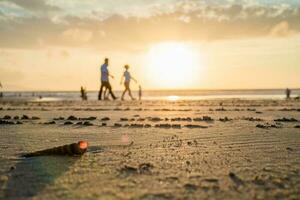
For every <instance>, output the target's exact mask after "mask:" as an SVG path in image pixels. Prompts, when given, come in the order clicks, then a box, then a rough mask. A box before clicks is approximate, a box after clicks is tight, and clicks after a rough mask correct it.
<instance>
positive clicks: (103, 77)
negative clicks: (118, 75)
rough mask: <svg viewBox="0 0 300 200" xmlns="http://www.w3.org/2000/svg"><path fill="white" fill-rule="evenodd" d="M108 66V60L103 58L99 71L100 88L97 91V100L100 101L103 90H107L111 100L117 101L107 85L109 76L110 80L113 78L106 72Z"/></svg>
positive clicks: (108, 84)
mask: <svg viewBox="0 0 300 200" xmlns="http://www.w3.org/2000/svg"><path fill="white" fill-rule="evenodd" d="M108 64H109V60H108V58H105V60H104V64H103V65H102V66H101V68H100V71H101V86H100V91H99V94H98V100H101V99H102V91H103V88H107V89H108V91H109V94H110V95H111V97H112V98H113V100H115V99H117V98H116V96H115V95H114V93H113V92H112V88H111V85H110V83H109V76H110V77H111V78H114V77H113V76H112V75H110V74H109V72H108Z"/></svg>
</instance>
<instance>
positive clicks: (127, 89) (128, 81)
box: [121, 65, 137, 100]
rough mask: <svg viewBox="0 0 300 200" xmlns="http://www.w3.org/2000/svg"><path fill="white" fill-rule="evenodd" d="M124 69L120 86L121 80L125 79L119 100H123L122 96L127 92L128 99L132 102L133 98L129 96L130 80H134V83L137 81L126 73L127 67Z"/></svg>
mask: <svg viewBox="0 0 300 200" xmlns="http://www.w3.org/2000/svg"><path fill="white" fill-rule="evenodd" d="M124 68H125V72H124V74H123V76H122V77H121V84H122V82H123V78H124V79H125V81H124V86H125V89H124V91H123V94H122V97H121V99H122V100H124V95H125V93H126V92H127V91H128V93H129V96H130V98H131V99H132V100H134V98H133V96H132V94H131V90H130V80H131V79H132V80H134V81H135V82H137V81H136V80H135V79H134V78H133V77H132V76H131V75H130V73H129V71H128V69H129V65H125V66H124Z"/></svg>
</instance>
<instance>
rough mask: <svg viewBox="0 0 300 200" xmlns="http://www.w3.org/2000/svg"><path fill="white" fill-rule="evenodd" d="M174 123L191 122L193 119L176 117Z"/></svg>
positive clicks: (173, 119)
mask: <svg viewBox="0 0 300 200" xmlns="http://www.w3.org/2000/svg"><path fill="white" fill-rule="evenodd" d="M171 121H172V122H174V121H175V122H179V121H184V122H191V121H192V118H190V117H176V118H172V119H171Z"/></svg>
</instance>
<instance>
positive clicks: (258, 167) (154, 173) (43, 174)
mask: <svg viewBox="0 0 300 200" xmlns="http://www.w3.org/2000/svg"><path fill="white" fill-rule="evenodd" d="M6 115H8V116H6ZM23 115H27V116H28V117H29V119H27V118H26V116H25V117H23V119H21V118H22V116H23ZM15 116H18V117H19V119H17V117H16V119H9V117H15ZM69 116H74V117H71V118H70V119H69V120H67V119H66V118H68V117H69ZM0 117H1V118H2V120H1V124H0V149H1V153H0V199H51V200H55V199H299V198H300V128H299V126H300V122H299V120H300V101H296V100H294V101H275V100H255V101H254V100H233V99H231V100H210V101H143V102H138V101H132V102H131V101H125V102H120V101H115V102H95V101H89V102H39V103H37V102H36V103H29V102H20V101H10V102H4V101H2V102H1V103H0ZM32 117H33V118H32ZM59 117H63V118H64V119H59ZM88 117H96V118H97V119H95V120H93V118H90V119H89V118H88ZM3 118H5V119H3ZM54 118H55V120H54ZM76 118H77V119H76ZM78 118H80V119H78ZM274 120H275V121H274ZM17 122H19V124H17ZM66 122H67V123H66ZM84 122H85V124H83V123H84ZM105 125H106V126H105ZM297 127H298V128H297ZM79 140H87V141H88V142H89V144H90V148H89V150H88V152H87V153H86V154H85V155H83V156H82V157H64V156H48V157H35V158H26V159H25V158H22V157H21V156H20V155H22V154H23V153H27V152H31V151H35V150H41V149H45V148H48V147H54V146H58V145H63V144H68V143H73V142H77V141H79Z"/></svg>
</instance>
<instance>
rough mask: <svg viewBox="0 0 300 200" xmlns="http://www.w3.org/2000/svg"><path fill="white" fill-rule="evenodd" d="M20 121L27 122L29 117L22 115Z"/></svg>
mask: <svg viewBox="0 0 300 200" xmlns="http://www.w3.org/2000/svg"><path fill="white" fill-rule="evenodd" d="M21 119H23V120H28V119H29V117H28V116H27V115H23V116H22V117H21Z"/></svg>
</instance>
